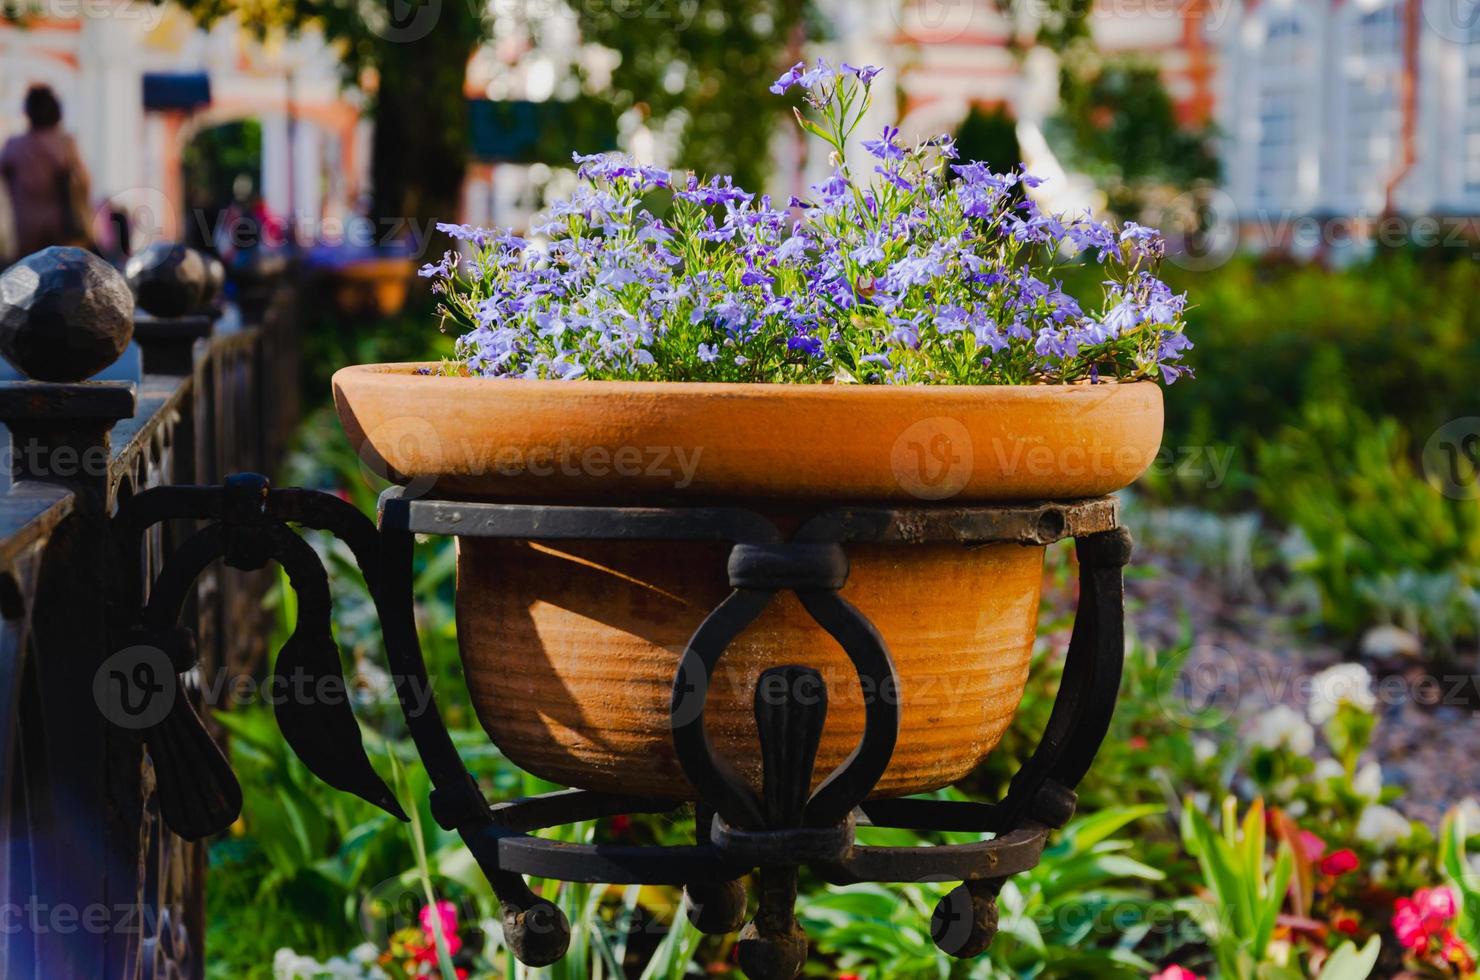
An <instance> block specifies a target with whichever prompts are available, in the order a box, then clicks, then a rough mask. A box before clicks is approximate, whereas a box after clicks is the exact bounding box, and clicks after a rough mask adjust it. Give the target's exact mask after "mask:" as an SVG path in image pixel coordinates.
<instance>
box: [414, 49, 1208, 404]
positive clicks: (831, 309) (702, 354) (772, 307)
mask: <svg viewBox="0 0 1480 980" xmlns="http://www.w3.org/2000/svg"><path fill="white" fill-rule="evenodd" d="M878 73H879V69H877V68H874V67H868V66H866V67H863V68H857V67H854V66H851V65H843V66H842V67H841V68H839V69H837V70H834V69H832V68H831V67H829V66H828V65H827V64H826V63H825V62H823V61H820V60H819V61H818V62H817V64H816V65H815V66H808V65H806V64H798V65H797V66H795V67H793V68H791V69H789V70H788V71H787V72H786V73H785V74H783V75H782V76H781V77H780V78H779V79H778V80H777V81H776V83H775V84H774V85H773V86H772V91H775V92H778V93H785V92H787V91H789V90H790V89H792V88H794V87H800V88H801V89H803V91H804V94H805V101H806V104H807V105H808V106H809V107H810V108H811V109H812V110H814V116H815V117H816V118H812V117H809V116H807V115H804V114H803V113H802V112H800V111H798V113H797V119H798V121H799V122H800V124H801V125H802V127H803V128H804V129H806V130H807V131H808V132H809V133H812V134H814V135H815V136H817V137H819V138H821V139H822V140H823V141H824V142H826V143H827V144H829V145H830V146H831V147H832V160H833V161H834V164H835V168H834V170H833V172H832V173H831V174H830V175H829V176H828V177H827V179H825V180H823V181H821V182H820V183H818V184H816V185H814V186H813V187H812V188H811V194H810V195H809V198H808V200H806V201H802V200H797V199H793V200H791V201H790V202H788V203H787V204H786V206H785V207H778V206H776V205H775V204H774V203H773V202H772V201H771V199H770V198H769V197H765V196H757V195H755V194H752V193H750V192H748V191H746V190H744V189H743V188H741V187H737V186H735V184H734V182H733V181H732V180H731V179H730V178H728V177H717V178H712V179H709V180H700V179H698V178H697V177H695V176H692V175H685V176H682V177H676V176H675V175H673V174H670V173H668V172H666V171H664V170H660V169H658V168H655V167H650V166H646V165H643V164H641V163H638V162H636V161H633V160H631V159H628V158H626V157H623V156H620V155H597V156H580V155H577V156H576V157H575V161H576V163H577V165H578V167H579V176H580V178H581V181H582V182H581V185H580V187H579V189H578V190H577V192H576V193H575V194H574V196H572V197H571V198H570V199H569V200H564V201H560V202H558V203H556V204H554V205H553V206H552V207H551V208H550V209H549V211H548V214H547V215H545V216H543V217H542V220H541V221H539V222H537V223H536V224H535V226H534V227H533V228H532V229H531V235H530V238H529V239H525V238H522V237H520V236H518V235H514V234H512V233H509V232H499V231H490V230H485V229H479V228H472V227H469V226H466V225H439V226H438V227H439V229H440V230H442V231H444V232H446V233H448V234H450V235H452V236H453V237H454V238H457V239H459V240H461V241H463V242H465V243H466V244H467V252H468V253H469V254H468V255H467V256H466V257H464V256H459V255H456V254H454V253H451V252H449V253H448V254H447V255H446V256H444V258H443V259H442V261H441V262H439V263H435V264H432V265H428V266H426V267H425V268H423V269H422V270H421V274H422V275H423V276H425V277H427V278H431V279H434V280H435V283H434V287H433V288H434V289H436V290H437V291H438V292H439V293H440V294H441V295H442V298H443V303H442V308H441V312H442V314H443V319H444V326H445V324H446V323H448V322H450V323H452V324H455V325H456V326H457V327H458V328H459V330H460V332H461V337H460V339H459V341H458V347H457V351H458V356H459V357H460V359H461V360H462V361H463V363H464V366H465V368H466V370H467V371H468V372H470V373H472V374H477V375H485V376H490V377H518V378H547V379H548V378H556V379H569V378H591V379H618V380H632V379H644V380H669V381H750V382H832V383H884V384H1030V383H1074V382H1100V381H1108V380H1131V379H1140V378H1148V377H1160V378H1161V379H1162V380H1164V381H1166V382H1167V383H1171V382H1172V381H1174V380H1176V378H1177V377H1179V376H1180V375H1183V374H1186V373H1188V372H1187V369H1186V368H1185V367H1184V366H1183V365H1182V364H1181V359H1182V356H1183V353H1184V352H1185V351H1186V350H1187V349H1188V348H1189V347H1190V346H1191V343H1190V341H1188V340H1187V338H1186V337H1185V336H1184V335H1183V332H1182V329H1183V311H1184V309H1185V307H1186V297H1185V296H1181V295H1176V294H1174V293H1173V292H1172V291H1171V289H1170V288H1168V287H1167V285H1166V284H1165V283H1164V282H1162V281H1161V280H1160V279H1159V278H1157V274H1156V273H1157V268H1158V265H1159V263H1160V260H1161V259H1162V257H1163V255H1164V253H1165V244H1164V242H1163V240H1162V238H1161V236H1160V235H1159V234H1158V233H1157V232H1156V231H1154V230H1152V229H1149V228H1144V227H1142V226H1140V225H1136V224H1134V223H1128V224H1126V225H1125V226H1124V227H1123V228H1120V229H1114V228H1111V227H1109V226H1107V225H1105V224H1103V223H1100V222H1097V221H1094V220H1091V219H1090V218H1088V217H1080V218H1075V219H1070V218H1066V217H1064V216H1061V215H1053V214H1047V213H1044V212H1043V211H1041V210H1040V209H1039V208H1038V206H1037V205H1036V204H1035V203H1034V202H1033V200H1032V199H1031V197H1030V196H1029V195H1028V193H1027V192H1028V191H1030V190H1031V189H1032V188H1034V187H1036V186H1037V185H1038V183H1039V181H1038V180H1037V179H1036V178H1034V177H1032V176H1031V175H1029V174H1026V173H1023V172H1020V171H1010V172H1007V173H997V172H994V171H992V170H990V169H989V168H988V167H987V166H986V165H985V164H982V163H975V162H971V163H960V162H956V150H955V146H954V144H953V142H952V140H951V139H950V138H949V137H939V138H936V139H932V140H927V141H924V142H922V143H919V144H917V145H914V146H908V145H905V144H903V143H901V142H900V140H899V131H898V130H897V129H895V128H893V127H886V128H885V129H884V131H883V133H881V134H880V136H879V138H878V139H872V140H867V141H865V142H864V143H863V147H864V149H865V150H866V151H867V153H868V154H869V157H870V158H871V164H872V168H871V173H870V175H869V177H868V178H867V179H866V180H859V179H858V178H856V177H855V175H854V173H853V171H852V167H851V164H850V162H849V161H848V160H847V154H846V147H847V144H848V140H849V137H850V136H851V134H852V133H853V131H854V130H855V129H856V128H857V126H858V125H859V123H860V122H861V121H862V119H863V117H864V115H865V114H866V112H867V110H868V105H869V88H870V85H871V84H872V82H873V79H874V77H875V76H876V75H877V74H878ZM659 199H662V200H665V201H666V202H667V206H666V208H664V209H661V210H662V211H663V213H662V215H661V216H659V215H657V214H654V213H653V211H652V210H649V208H650V206H653V205H651V204H650V202H652V201H654V200H659ZM1086 261H1094V262H1098V263H1099V265H1100V268H1102V269H1103V270H1104V280H1105V281H1104V284H1103V287H1104V288H1103V295H1102V296H1100V297H1099V299H1098V303H1097V305H1095V306H1094V307H1093V308H1087V307H1086V306H1084V305H1083V304H1082V303H1081V301H1080V300H1079V299H1076V298H1075V297H1074V296H1071V295H1069V294H1068V293H1066V292H1065V291H1064V286H1063V283H1062V282H1061V281H1060V280H1058V279H1056V278H1054V276H1053V271H1054V270H1055V269H1056V268H1058V267H1060V266H1061V265H1062V264H1064V263H1065V262H1081V263H1082V262H1086Z"/></svg>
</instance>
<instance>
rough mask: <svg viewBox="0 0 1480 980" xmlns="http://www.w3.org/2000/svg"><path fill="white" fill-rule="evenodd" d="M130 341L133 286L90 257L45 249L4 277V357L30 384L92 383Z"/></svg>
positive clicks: (0, 331) (0, 286) (0, 297)
mask: <svg viewBox="0 0 1480 980" xmlns="http://www.w3.org/2000/svg"><path fill="white" fill-rule="evenodd" d="M133 333H134V297H133V295H132V294H131V293H130V292H129V288H128V283H127V282H125V281H124V278H123V276H121V275H119V273H118V270H117V269H115V268H113V267H112V266H111V265H109V264H108V263H107V262H104V261H103V260H102V259H100V258H98V257H97V256H96V255H94V254H93V253H91V252H89V251H87V250H86V249H81V248H63V247H59V246H54V247H52V248H47V249H42V250H41V251H40V252H36V253H34V254H32V255H28V256H27V257H26V258H24V259H21V260H20V261H19V262H17V263H16V264H15V265H13V266H11V267H10V268H9V269H7V270H6V271H5V273H4V275H0V354H3V355H5V358H6V360H8V361H10V362H11V363H12V364H13V365H15V367H16V369H17V370H19V371H21V372H22V373H24V374H25V375H26V376H28V377H31V378H35V379H36V380H38V381H81V380H83V379H84V378H89V377H91V376H92V375H94V374H97V373H98V372H99V371H101V370H103V368H105V367H107V366H108V365H110V364H112V363H113V362H114V361H116V360H118V356H119V355H120V354H122V353H123V350H124V348H125V347H127V346H128V342H129V339H130V338H131V337H133Z"/></svg>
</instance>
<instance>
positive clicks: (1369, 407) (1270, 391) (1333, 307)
mask: <svg viewBox="0 0 1480 980" xmlns="http://www.w3.org/2000/svg"><path fill="white" fill-rule="evenodd" d="M1171 265H1172V263H1170V262H1169V263H1168V266H1171ZM1163 271H1164V273H1165V276H1166V278H1167V280H1168V281H1169V282H1170V284H1171V285H1172V287H1173V288H1174V289H1176V290H1177V291H1179V292H1181V291H1184V290H1185V291H1188V292H1189V294H1190V295H1191V296H1192V297H1193V298H1194V302H1195V303H1196V306H1195V307H1194V308H1192V309H1190V310H1189V311H1188V314H1187V321H1188V326H1187V335H1188V336H1189V337H1191V338H1193V340H1194V342H1195V343H1196V345H1197V346H1196V347H1195V348H1194V349H1193V350H1192V351H1191V352H1189V354H1188V363H1189V364H1191V365H1192V366H1193V368H1194V369H1195V370H1196V371H1197V380H1196V382H1194V383H1189V384H1179V385H1174V386H1172V387H1171V388H1169V389H1167V392H1166V405H1167V434H1166V439H1165V444H1166V445H1167V446H1173V447H1175V446H1220V447H1222V446H1232V447H1234V448H1235V449H1236V451H1237V453H1236V456H1235V470H1236V471H1243V476H1242V477H1241V478H1238V479H1235V480H1233V481H1230V483H1231V485H1230V486H1229V487H1228V488H1226V489H1227V490H1233V491H1240V490H1242V491H1251V490H1252V489H1253V484H1252V482H1251V479H1250V476H1249V474H1250V473H1251V472H1252V471H1253V469H1254V466H1255V462H1256V454H1257V446H1258V445H1259V444H1260V443H1261V442H1266V441H1268V440H1270V439H1271V438H1273V437H1274V436H1275V435H1276V434H1277V433H1278V432H1280V430H1281V429H1282V428H1284V427H1287V426H1290V425H1294V424H1296V423H1298V422H1299V421H1300V419H1301V417H1302V414H1303V411H1304V409H1303V406H1304V404H1305V401H1306V398H1307V394H1308V391H1309V387H1310V383H1311V372H1312V366H1313V365H1314V364H1315V363H1316V362H1317V361H1318V359H1319V357H1320V355H1321V353H1322V352H1323V351H1337V352H1339V353H1340V355H1341V359H1342V361H1343V362H1344V363H1345V365H1346V367H1347V369H1348V371H1349V372H1350V377H1351V378H1352V379H1353V384H1352V386H1351V389H1350V392H1349V397H1350V399H1351V405H1352V406H1353V407H1355V408H1358V409H1360V410H1362V411H1364V412H1366V413H1368V414H1370V415H1374V416H1377V415H1383V416H1391V417H1392V418H1393V419H1395V420H1396V422H1397V424H1398V426H1399V427H1400V428H1401V429H1402V430H1403V431H1405V432H1406V433H1407V434H1408V436H1409V439H1410V445H1417V446H1422V445H1423V443H1424V441H1425V440H1426V439H1427V438H1428V436H1429V434H1430V433H1432V432H1433V431H1434V430H1435V429H1437V428H1438V427H1439V426H1440V425H1442V424H1444V423H1445V422H1447V421H1449V420H1450V419H1452V418H1454V417H1455V416H1457V415H1472V414H1476V412H1475V409H1476V408H1477V407H1480V405H1477V399H1476V398H1475V394H1474V392H1475V378H1474V374H1475V367H1476V365H1477V364H1480V265H1477V264H1476V263H1472V262H1456V263H1452V264H1448V265H1437V264H1433V263H1426V262H1423V261H1420V260H1419V259H1417V258H1415V257H1414V256H1412V255H1408V254H1386V255H1383V256H1381V257H1380V258H1379V259H1377V260H1375V261H1373V262H1372V263H1370V264H1367V265H1363V266H1359V267H1353V268H1349V269H1345V270H1341V271H1330V270H1326V269H1323V268H1320V267H1318V266H1293V265H1288V266H1273V265H1269V264H1261V263H1258V262H1256V261H1254V260H1251V259H1238V260H1235V261H1233V262H1230V263H1229V264H1227V265H1225V266H1223V267H1221V268H1219V269H1217V270H1213V271H1208V272H1190V271H1187V270H1176V269H1172V268H1164V270H1163ZM1466 406H1468V408H1466ZM1182 489H1183V490H1184V492H1193V491H1198V490H1199V489H1201V496H1203V497H1204V499H1207V500H1209V501H1210V502H1214V503H1217V504H1219V505H1220V506H1237V504H1238V502H1239V498H1240V495H1239V494H1238V493H1228V492H1224V491H1222V490H1218V489H1214V490H1213V492H1212V493H1211V494H1210V493H1208V491H1207V489H1206V488H1198V487H1196V486H1191V487H1184V488H1182Z"/></svg>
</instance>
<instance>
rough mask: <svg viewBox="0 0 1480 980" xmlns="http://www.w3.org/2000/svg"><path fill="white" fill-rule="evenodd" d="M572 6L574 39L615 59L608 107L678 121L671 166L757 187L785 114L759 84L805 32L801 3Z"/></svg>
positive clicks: (737, 0) (810, 12)
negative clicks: (577, 30) (576, 23)
mask: <svg viewBox="0 0 1480 980" xmlns="http://www.w3.org/2000/svg"><path fill="white" fill-rule="evenodd" d="M575 9H576V11H577V14H578V15H579V20H580V25H581V32H582V35H583V36H584V37H585V38H586V39H588V40H590V41H593V42H596V43H598V44H601V45H604V46H606V47H608V48H612V49H615V50H616V51H618V52H619V53H620V54H621V56H622V60H621V63H620V64H619V65H618V66H617V68H616V70H615V71H614V72H613V75H612V90H613V92H612V96H613V98H614V99H615V100H616V102H617V107H618V108H619V109H624V110H625V109H629V108H638V109H640V111H642V112H644V113H645V114H646V115H648V116H649V117H650V119H651V120H652V121H653V122H654V123H655V124H658V125H663V124H665V123H669V124H673V123H677V124H678V127H677V128H678V129H679V136H678V147H679V149H678V159H677V161H676V163H677V164H678V166H680V167H687V168H690V169H693V170H695V171H698V172H700V173H703V174H717V173H728V174H732V175H733V176H734V177H735V179H736V181H737V182H739V183H741V184H742V185H744V186H746V187H756V186H760V184H761V180H762V178H763V177H764V174H765V168H766V164H767V162H768V159H769V156H770V153H769V150H770V141H771V135H772V134H773V133H774V132H775V125H776V122H777V121H778V120H779V119H780V118H782V114H784V113H788V112H789V103H787V102H786V101H785V100H783V99H778V98H776V97H775V96H773V95H771V93H770V92H768V91H767V86H769V85H770V83H771V80H772V79H773V78H775V77H776V75H777V74H779V73H780V71H781V70H782V69H783V68H784V67H786V63H789V62H790V61H795V60H797V59H798V58H799V57H800V55H799V53H798V52H799V49H800V46H801V42H802V41H803V40H805V39H806V37H807V36H809V34H811V33H814V32H815V16H816V14H815V10H814V8H813V7H812V5H811V3H809V2H799V0H729V2H727V3H724V4H710V3H700V2H699V0H657V2H653V0H641V2H639V0H610V2H596V3H578V4H576V5H575Z"/></svg>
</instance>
